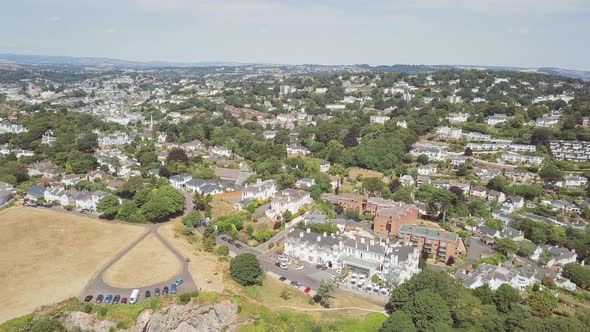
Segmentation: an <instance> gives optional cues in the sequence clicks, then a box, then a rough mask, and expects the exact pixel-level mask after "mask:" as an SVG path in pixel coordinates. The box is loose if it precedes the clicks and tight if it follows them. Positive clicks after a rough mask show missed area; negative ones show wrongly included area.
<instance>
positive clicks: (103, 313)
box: [98, 307, 108, 317]
mask: <svg viewBox="0 0 590 332" xmlns="http://www.w3.org/2000/svg"><path fill="white" fill-rule="evenodd" d="M107 312H108V309H107V308H105V307H102V308H100V309H98V315H99V316H100V317H104V316H106V315H107Z"/></svg>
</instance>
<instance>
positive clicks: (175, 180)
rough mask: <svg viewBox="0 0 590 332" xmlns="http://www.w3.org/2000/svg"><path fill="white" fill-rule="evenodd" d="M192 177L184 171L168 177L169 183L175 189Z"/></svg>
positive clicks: (181, 186) (182, 186)
mask: <svg viewBox="0 0 590 332" xmlns="http://www.w3.org/2000/svg"><path fill="white" fill-rule="evenodd" d="M192 178H193V177H192V176H191V175H190V174H187V173H184V174H180V175H173V176H171V177H170V184H171V185H172V187H174V188H176V189H182V188H184V185H185V184H186V183H187V182H189V181H190V180H191V179H192Z"/></svg>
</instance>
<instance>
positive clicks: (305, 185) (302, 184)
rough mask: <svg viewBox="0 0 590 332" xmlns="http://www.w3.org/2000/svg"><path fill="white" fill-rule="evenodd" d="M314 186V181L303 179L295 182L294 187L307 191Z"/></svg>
mask: <svg viewBox="0 0 590 332" xmlns="http://www.w3.org/2000/svg"><path fill="white" fill-rule="evenodd" d="M314 185H315V179H309V178H303V179H299V180H297V182H295V187H297V188H306V189H309V188H311V187H313V186H314Z"/></svg>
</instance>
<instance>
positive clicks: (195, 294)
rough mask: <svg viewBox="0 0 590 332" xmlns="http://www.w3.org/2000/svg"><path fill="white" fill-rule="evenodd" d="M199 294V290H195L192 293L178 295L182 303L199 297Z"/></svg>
mask: <svg viewBox="0 0 590 332" xmlns="http://www.w3.org/2000/svg"><path fill="white" fill-rule="evenodd" d="M198 296H199V292H197V291H194V292H190V293H183V294H180V296H178V300H179V301H180V303H182V304H187V303H188V302H189V301H190V300H191V299H192V298H197V297H198Z"/></svg>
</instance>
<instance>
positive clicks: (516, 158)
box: [501, 152, 544, 166]
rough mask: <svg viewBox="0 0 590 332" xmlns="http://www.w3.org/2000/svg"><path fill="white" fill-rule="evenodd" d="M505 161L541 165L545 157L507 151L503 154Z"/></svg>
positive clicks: (502, 157)
mask: <svg viewBox="0 0 590 332" xmlns="http://www.w3.org/2000/svg"><path fill="white" fill-rule="evenodd" d="M501 159H502V160H503V161H506V162H509V163H515V164H531V165H537V166H538V165H541V164H542V163H543V159H544V158H543V157H539V156H528V155H523V154H518V153H514V152H506V153H503V154H502V156H501Z"/></svg>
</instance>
